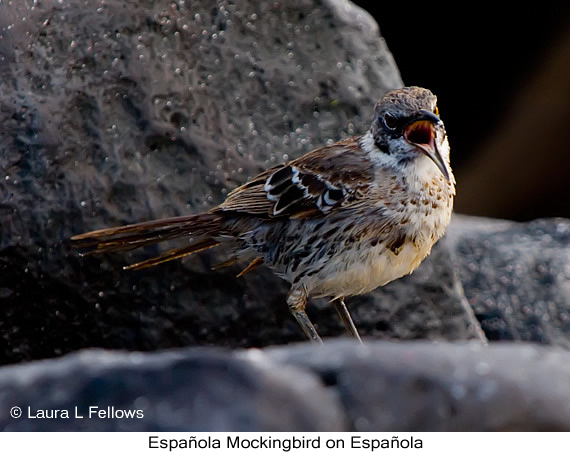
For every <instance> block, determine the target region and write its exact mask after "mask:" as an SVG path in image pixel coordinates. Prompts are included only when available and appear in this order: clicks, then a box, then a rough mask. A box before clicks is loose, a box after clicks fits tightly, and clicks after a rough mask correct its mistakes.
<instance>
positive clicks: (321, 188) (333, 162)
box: [214, 137, 373, 219]
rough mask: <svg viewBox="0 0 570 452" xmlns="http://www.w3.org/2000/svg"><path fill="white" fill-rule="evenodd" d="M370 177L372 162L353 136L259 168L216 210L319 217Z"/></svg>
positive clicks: (344, 202)
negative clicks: (256, 174) (277, 163)
mask: <svg viewBox="0 0 570 452" xmlns="http://www.w3.org/2000/svg"><path fill="white" fill-rule="evenodd" d="M372 179H373V170H372V163H371V162H370V159H369V158H368V156H367V155H366V153H365V152H364V151H363V150H362V149H361V147H360V145H359V142H358V137H353V138H349V139H347V140H344V141H340V142H338V143H335V144H333V145H330V146H326V147H323V148H319V149H316V150H314V151H312V152H309V153H308V154H305V155H304V156H302V157H300V158H298V159H296V160H293V161H291V162H288V163H287V164H284V165H280V166H277V167H275V168H272V169H270V170H267V171H265V172H263V173H261V174H260V175H259V176H257V177H256V178H255V179H253V180H251V181H250V182H248V183H246V184H244V185H242V186H241V187H238V188H236V189H235V190H234V191H232V192H231V193H230V194H229V195H228V197H227V198H226V200H225V201H224V202H223V203H222V204H221V205H220V206H219V207H217V208H216V209H214V210H216V211H224V212H236V213H237V212H239V213H246V214H250V215H254V216H258V217H261V218H267V219H269V218H275V217H288V218H315V217H319V216H323V215H326V214H328V213H329V212H331V211H333V210H334V209H337V208H339V207H341V206H343V207H346V206H349V205H351V204H352V203H355V202H358V201H359V200H360V199H362V197H363V194H364V192H365V190H366V187H367V186H369V184H370V182H371V181H372Z"/></svg>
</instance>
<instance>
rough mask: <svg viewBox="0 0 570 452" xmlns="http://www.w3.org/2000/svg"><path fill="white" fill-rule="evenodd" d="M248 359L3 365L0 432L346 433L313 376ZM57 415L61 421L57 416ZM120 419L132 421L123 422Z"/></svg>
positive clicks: (91, 359)
mask: <svg viewBox="0 0 570 452" xmlns="http://www.w3.org/2000/svg"><path fill="white" fill-rule="evenodd" d="M257 353H258V354H259V355H257V354H256V353H255V351H251V352H250V353H248V355H247V356H243V355H239V354H233V355H232V354H230V353H228V352H224V351H222V350H212V349H210V350H206V349H201V350H199V349H189V350H181V351H177V352H163V353H161V354H141V353H137V352H134V353H124V352H104V351H83V352H81V353H77V354H73V355H69V356H67V357H64V358H60V359H54V360H48V361H39V362H36V363H32V364H23V365H15V366H6V367H4V368H3V369H1V370H0V430H2V431H78V430H79V431H292V430H293V431H300V430H302V431H323V430H326V431H338V430H345V429H346V425H347V424H346V422H345V420H344V414H343V410H342V408H341V406H340V405H339V403H338V401H337V400H336V398H335V397H334V396H333V394H331V392H330V391H328V390H327V389H326V388H325V387H323V386H322V385H321V384H320V382H319V380H318V379H317V378H316V377H315V376H314V375H311V374H310V373H309V372H306V371H302V370H298V369H295V368H293V367H292V366H287V365H280V366H279V368H278V369H277V368H275V367H272V365H273V364H274V363H272V362H268V360H267V359H266V358H265V356H264V355H263V354H262V353H261V352H257ZM13 407H19V408H20V409H22V410H23V413H22V415H21V417H20V418H17V419H14V418H13V417H11V416H10V409H11V408H13ZM76 407H77V408H76ZM28 410H30V412H28ZM40 410H41V411H42V413H39V411H40ZM53 410H60V412H59V413H57V414H56V413H55V411H53ZM63 410H67V415H68V416H69V419H67V418H62V417H61V416H65V414H63ZM76 410H77V413H78V415H82V416H83V418H78V417H76ZM100 410H103V413H99V411H100ZM126 411H131V412H132V415H133V416H134V418H128V419H127V418H126V417H124V416H125V415H124V413H125V412H126ZM30 413H31V414H32V416H36V418H31V417H30ZM43 414H45V415H46V416H48V415H51V416H60V417H58V418H54V419H43V418H40V417H39V416H41V415H43ZM140 415H142V417H138V416H140Z"/></svg>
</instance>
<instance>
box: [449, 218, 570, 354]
mask: <svg viewBox="0 0 570 452" xmlns="http://www.w3.org/2000/svg"><path fill="white" fill-rule="evenodd" d="M445 246H446V247H447V248H449V249H450V250H451V252H450V255H451V260H452V263H453V266H454V268H456V269H457V277H458V279H459V280H460V281H461V285H462V287H463V291H464V292H465V297H466V298H467V300H468V302H469V304H470V305H471V306H472V307H473V310H474V312H475V316H476V318H477V319H478V321H479V322H480V324H481V328H482V329H483V331H484V332H485V335H486V337H487V338H488V339H489V340H492V341H495V340H514V341H530V342H537V343H540V344H553V345H559V346H562V347H564V348H570V220H566V219H561V218H559V219H548V220H546V219H545V220H536V221H531V222H528V223H514V222H510V221H500V220H491V219H485V218H475V217H463V216H455V218H454V220H453V222H452V224H451V226H450V227H449V228H448V231H447V235H446V239H445Z"/></svg>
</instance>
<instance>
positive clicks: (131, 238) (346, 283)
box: [72, 87, 455, 342]
mask: <svg viewBox="0 0 570 452" xmlns="http://www.w3.org/2000/svg"><path fill="white" fill-rule="evenodd" d="M454 195H455V180H454V178H453V174H452V172H451V167H450V165H449V145H448V142H447V136H446V132H445V128H444V126H443V123H442V122H441V120H440V119H439V116H438V110H437V106H436V98H435V96H434V95H433V94H432V93H431V92H430V91H428V90H426V89H423V88H418V87H410V88H402V89H398V90H394V91H391V92H390V93H388V94H386V95H385V96H384V97H383V98H382V99H380V101H379V102H378V104H377V105H376V108H375V114H374V118H373V121H372V125H371V127H370V131H369V132H368V133H366V134H364V135H361V136H355V137H352V138H348V139H346V140H343V141H339V142H338V143H335V144H332V145H330V146H325V147H322V148H319V149H316V150H314V151H312V152H309V153H308V154H306V155H304V156H302V157H300V158H298V159H296V160H293V161H290V162H288V163H285V164H282V165H279V166H277V167H275V168H272V169H269V170H267V171H265V172H263V173H261V174H260V175H258V176H257V177H255V178H254V179H252V180H251V181H250V182H248V183H246V184H244V185H242V186H241V187H238V188H237V189H235V190H234V191H232V192H231V193H230V194H229V195H228V197H227V199H226V200H225V201H224V202H223V203H222V204H220V205H219V206H217V207H215V208H213V209H211V210H210V211H208V212H205V213H200V214H196V215H189V216H184V217H176V218H167V219H164V220H155V221H150V222H145V223H138V224H134V225H128V226H121V227H117V228H109V229H103V230H99V231H93V232H89V233H86V234H81V235H78V236H75V237H73V238H72V240H73V242H74V244H75V245H76V246H77V247H79V248H81V249H83V250H84V253H85V254H96V253H105V252H109V251H121V250H129V249H133V248H138V247H142V246H147V245H151V244H155V243H157V242H162V241H166V240H170V239H173V238H177V237H184V236H186V237H188V239H189V241H190V243H189V244H188V245H187V246H184V247H180V248H175V249H173V250H170V251H167V252H166V253H164V254H162V255H160V256H158V257H155V258H152V259H149V260H147V261H144V262H140V263H137V264H133V265H131V266H129V267H127V268H131V269H142V268H147V267H150V266H153V265H157V264H159V263H163V262H167V261H170V260H172V259H178V258H181V257H183V256H187V255H189V254H192V253H196V252H200V251H203V250H206V249H208V248H212V247H214V246H217V245H219V244H220V243H221V242H228V241H230V242H231V243H233V245H234V252H233V254H232V255H231V256H229V259H228V260H227V261H226V262H224V263H222V264H220V265H219V266H218V267H223V266H226V265H232V264H234V263H235V262H237V261H238V260H240V259H249V261H247V262H249V264H248V265H247V266H246V267H245V268H244V270H243V271H242V272H241V273H240V274H239V275H238V276H243V275H245V274H246V273H248V272H249V271H251V270H253V269H254V268H256V267H257V266H258V265H261V264H262V263H264V264H266V265H268V266H269V267H271V268H272V269H273V270H274V271H275V273H277V274H278V275H279V276H281V277H282V278H284V279H286V280H287V281H289V283H290V284H291V290H290V292H289V295H288V298H287V303H288V305H289V308H290V310H291V312H292V313H293V315H294V316H295V318H296V319H297V321H298V322H299V324H300V326H301V328H302V329H303V331H304V332H305V334H306V335H307V336H308V337H309V339H311V340H313V341H318V342H320V341H321V339H320V337H319V335H318V333H317V331H316V329H315V327H314V326H313V324H312V323H311V321H310V320H309V318H308V317H307V315H306V313H305V305H306V303H307V300H308V298H309V297H310V296H319V297H320V296H326V297H332V303H333V305H334V306H335V308H336V309H337V312H338V314H339V316H340V318H341V320H342V322H343V324H344V325H345V327H346V329H347V331H348V332H349V334H350V335H351V336H353V337H355V338H358V339H360V338H359V335H358V332H357V330H356V328H355V326H354V323H353V321H352V319H351V317H350V314H349V312H348V309H347V308H346V305H345V303H344V298H345V297H346V296H351V295H357V294H361V293H365V292H368V291H371V290H373V289H374V288H376V287H378V286H381V285H384V284H387V283H388V282H390V281H392V280H394V279H396V278H399V277H401V276H404V275H406V274H408V273H411V272H412V271H413V270H414V269H415V268H417V266H418V265H419V264H420V263H421V262H422V260H423V259H424V258H425V257H426V256H427V255H428V254H429V252H430V250H431V248H432V246H433V244H434V243H435V242H436V241H437V240H438V239H439V238H440V237H441V236H442V235H443V234H444V232H445V229H446V227H447V225H448V223H449V220H450V216H451V211H452V208H453V198H454Z"/></svg>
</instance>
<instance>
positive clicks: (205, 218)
mask: <svg viewBox="0 0 570 452" xmlns="http://www.w3.org/2000/svg"><path fill="white" fill-rule="evenodd" d="M220 226H221V217H220V216H219V215H216V214H213V213H201V214H197V215H188V216H183V217H173V218H166V219H163V220H154V221H147V222H144V223H136V224H130V225H126V226H119V227H115V228H107V229H100V230H97V231H92V232H87V233H85V234H80V235H76V236H75V237H72V238H71V240H72V244H73V246H74V247H75V248H78V249H79V250H80V252H81V254H82V255H89V254H101V253H108V252H112V251H127V250H132V249H135V248H140V247H144V246H149V245H154V244H156V243H159V242H164V241H167V240H171V239H175V238H178V237H183V236H188V237H189V238H192V239H193V241H192V243H191V244H190V245H187V246H184V247H180V248H174V249H172V250H169V251H167V252H165V253H163V254H161V255H160V256H157V257H154V258H152V259H148V260H146V261H143V262H139V263H136V264H133V265H130V266H128V267H126V268H128V269H137V270H139V269H142V268H147V267H151V266H153V265H158V264H161V263H163V262H168V261H171V260H173V259H179V258H181V257H184V256H187V255H189V254H192V253H197V252H199V251H203V250H205V249H208V248H212V247H214V246H217V245H219V241H218V240H216V237H218V236H219V234H220Z"/></svg>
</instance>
